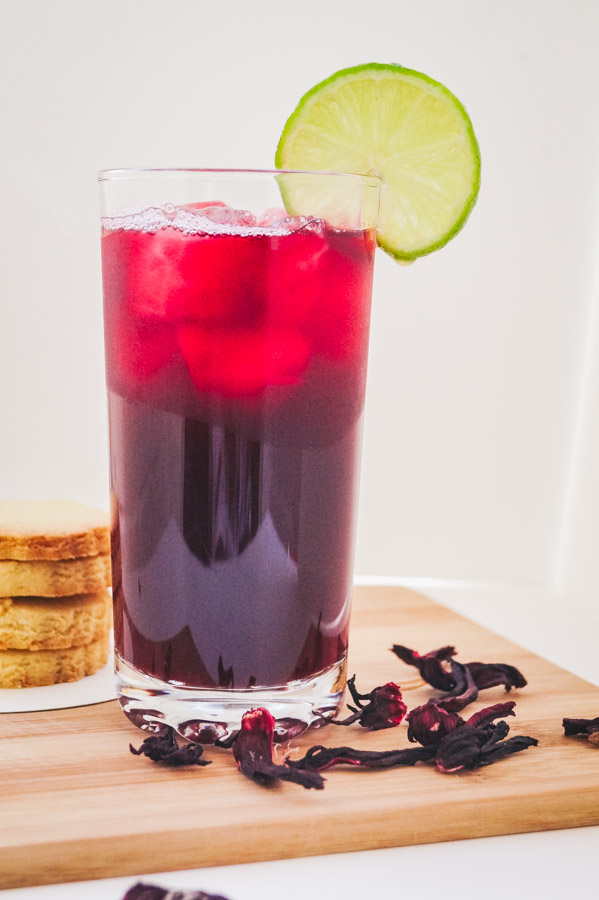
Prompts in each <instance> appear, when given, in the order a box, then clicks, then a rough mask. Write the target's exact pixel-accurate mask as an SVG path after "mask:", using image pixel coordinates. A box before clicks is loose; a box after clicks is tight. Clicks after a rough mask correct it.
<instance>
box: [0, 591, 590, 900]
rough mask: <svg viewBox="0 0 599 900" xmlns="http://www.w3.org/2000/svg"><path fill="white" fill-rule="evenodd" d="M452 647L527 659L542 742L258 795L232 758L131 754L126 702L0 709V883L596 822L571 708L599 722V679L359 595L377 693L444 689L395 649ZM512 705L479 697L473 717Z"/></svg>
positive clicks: (520, 718) (413, 699) (404, 603)
mask: <svg viewBox="0 0 599 900" xmlns="http://www.w3.org/2000/svg"><path fill="white" fill-rule="evenodd" d="M392 643H403V644H406V645H407V646H410V647H413V648H415V649H416V650H418V651H419V652H423V653H424V652H427V651H429V650H432V649H434V648H436V647H439V646H442V645H445V644H454V645H455V646H456V647H457V649H458V651H459V656H458V659H460V660H462V661H464V662H468V661H471V660H474V659H477V660H482V661H484V662H507V663H511V664H512V665H516V666H518V668H520V669H521V670H522V672H523V673H524V675H525V676H526V678H527V679H528V686H527V687H526V688H524V689H523V690H521V691H515V692H512V694H511V695H510V699H515V700H516V701H517V706H516V713H517V717H516V718H515V719H514V718H511V719H510V720H509V724H510V726H511V728H512V730H511V734H528V735H532V736H533V737H536V738H538V739H539V746H538V747H536V748H531V749H529V750H526V751H524V752H522V753H519V754H517V755H515V756H513V757H510V758H508V759H506V760H504V761H502V762H499V763H497V764H495V765H493V766H489V767H487V768H484V769H479V770H477V771H474V772H470V773H467V774H461V775H442V774H440V773H439V772H438V771H436V769H434V768H433V767H432V766H431V765H419V766H417V767H416V768H415V769H411V768H410V769H395V770H389V771H382V772H367V771H361V770H353V769H336V770H333V771H330V772H328V773H325V774H326V776H327V784H326V787H325V790H324V791H307V790H304V789H303V788H301V787H298V786H297V785H293V784H285V785H281V786H278V787H275V788H271V789H265V788H261V787H259V786H258V785H256V784H253V783H252V782H250V781H248V780H247V779H245V778H243V777H242V776H241V775H239V774H238V772H237V770H236V767H235V765H234V762H233V759H232V755H231V753H230V752H228V751H222V750H220V751H218V750H214V749H210V748H208V750H207V751H206V754H207V756H209V757H210V758H211V759H212V760H213V762H212V765H210V766H207V767H205V768H200V767H193V768H191V769H179V770H169V769H165V768H162V767H160V766H158V765H156V764H154V763H152V762H150V761H149V760H147V759H145V758H138V757H135V756H133V755H131V754H130V753H129V749H128V745H129V742H130V741H131V742H133V743H134V744H135V745H136V746H138V745H139V744H140V743H141V739H142V737H143V735H142V733H141V732H139V731H137V729H135V728H133V726H131V725H130V724H129V722H128V721H127V719H126V718H125V716H124V715H123V714H122V712H121V711H120V708H119V706H118V705H117V703H116V701H111V702H109V703H102V704H98V705H96V706H90V707H80V708H77V709H69V710H59V711H54V712H38V713H22V714H5V715H3V716H0V759H1V761H2V763H1V772H2V775H1V783H0V798H1V799H0V887H2V888H9V887H23V886H26V885H34V884H48V883H55V882H66V881H77V880H84V879H91V878H100V877H107V876H117V875H137V874H140V873H146V872H152V871H154V872H157V871H167V870H171V871H172V870H178V869H185V868H195V867H200V866H212V865H224V864H231V863H240V862H251V861H257V860H266V859H278V858H284V857H292V856H310V855H315V854H320V853H332V852H341V851H350V850H361V849H368V848H374V847H391V846H400V845H405V844H417V843H426V842H430V841H446V840H453V839H459V838H470V837H481V836H485V835H495V834H508V833H516V832H523V831H537V830H545V829H552V828H564V827H571V826H579V825H592V824H599V749H596V748H594V747H592V746H591V745H590V744H589V743H588V742H587V741H586V740H584V739H579V738H565V737H564V736H563V729H562V727H561V720H562V718H563V717H564V716H570V717H595V716H597V715H599V688H597V687H595V686H593V685H591V684H588V683H587V682H584V681H582V680H581V679H579V678H576V677H575V676H574V675H571V674H570V673H568V672H565V671H563V670H562V669H559V668H558V667H557V666H554V665H552V664H551V663H549V662H547V661H546V660H544V659H541V658H540V657H538V656H534V655H533V654H531V653H529V652H528V651H526V650H523V649H522V648H520V647H517V646H516V645H515V644H512V643H510V642H508V641H506V640H504V639H503V638H501V637H498V636H497V635H495V634H492V633H491V632H489V631H486V630H485V629H483V628H481V627H480V626H478V625H475V624H474V623H472V622H470V621H469V620H467V619H464V618H462V617H461V616H458V615H456V614H455V613H453V612H451V611H450V610H448V609H445V608H444V607H442V606H439V605H438V604H436V603H434V602H432V601H431V600H428V599H426V598H425V597H422V596H420V595H418V594H416V593H414V592H412V591H408V590H405V589H400V588H385V587H368V588H359V589H356V591H355V600H354V613H353V619H352V635H351V661H350V673H352V672H356V673H357V676H358V677H357V682H358V687H359V689H360V690H362V691H368V690H370V689H372V688H373V687H374V686H375V685H377V684H382V683H384V682H386V681H390V680H395V681H397V682H399V683H400V684H401V685H402V689H403V691H404V699H405V700H406V702H407V704H408V706H409V707H410V708H412V707H414V706H417V705H419V704H420V703H423V702H425V701H426V700H427V699H428V698H429V697H430V696H432V689H430V688H428V687H427V686H425V685H424V684H423V683H422V681H421V680H420V678H419V676H418V673H417V672H416V670H415V669H413V668H410V667H408V666H405V665H404V664H403V663H401V662H400V661H399V660H398V659H396V657H395V656H393V654H391V653H390V652H389V650H388V648H389V647H390V645H391V644H392ZM504 699H506V695H505V692H504V691H503V689H500V688H494V689H492V690H489V691H485V692H482V693H481V695H480V697H479V700H478V701H477V703H476V704H473V705H472V706H471V707H469V708H468V714H470V713H471V712H474V711H475V710H476V709H480V708H482V707H484V706H489V705H491V704H493V703H497V702H500V701H501V700H504ZM314 743H319V744H320V743H322V744H327V745H329V746H339V745H341V744H346V745H350V746H355V747H359V748H363V749H391V748H393V747H399V746H406V745H407V738H406V727H405V724H402V725H401V726H400V727H399V728H394V729H389V730H387V731H382V732H376V733H372V732H367V731H366V730H365V729H362V728H360V727H359V726H352V727H350V728H344V729H341V728H336V729H333V728H332V727H329V728H326V729H321V730H319V731H317V732H315V733H311V734H309V735H308V736H304V737H303V738H301V739H299V740H297V741H295V742H294V746H297V748H298V749H300V750H302V751H303V750H305V749H307V747H309V746H311V745H312V744H314Z"/></svg>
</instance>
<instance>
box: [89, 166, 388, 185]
mask: <svg viewBox="0 0 599 900" xmlns="http://www.w3.org/2000/svg"><path fill="white" fill-rule="evenodd" d="M159 175H173V176H185V175H188V176H195V175H205V176H207V178H208V177H209V176H220V175H223V176H230V177H231V178H233V179H236V180H240V179H241V177H242V176H245V177H248V176H260V175H263V176H277V175H304V176H305V175H314V176H316V177H317V178H323V179H324V178H327V177H328V178H349V179H353V180H355V182H356V183H357V184H359V183H361V184H364V185H366V186H370V187H376V188H380V187H381V186H382V183H383V182H382V179H381V178H379V176H378V175H360V174H359V173H357V172H324V171H317V170H311V169H217V168H208V169H204V168H185V167H172V168H168V167H166V168H151V167H132V168H119V169H101V170H100V171H99V172H98V176H97V178H98V181H99V182H104V181H121V180H125V179H128V178H138V177H144V176H145V177H153V176H159Z"/></svg>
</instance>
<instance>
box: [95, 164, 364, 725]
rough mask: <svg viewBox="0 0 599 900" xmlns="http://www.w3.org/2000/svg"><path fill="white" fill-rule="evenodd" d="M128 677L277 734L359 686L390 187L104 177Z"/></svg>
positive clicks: (294, 179) (143, 710)
mask: <svg viewBox="0 0 599 900" xmlns="http://www.w3.org/2000/svg"><path fill="white" fill-rule="evenodd" d="M100 184H101V192H102V264H103V284H104V310H105V342H106V379H107V386H108V404H109V426H110V463H111V491H112V565H113V591H114V634H115V650H116V680H117V690H118V695H119V699H120V702H121V705H122V707H123V710H124V711H125V713H126V714H127V715H128V716H129V718H130V719H131V720H132V721H134V722H135V723H136V724H137V725H139V726H141V727H144V728H148V729H150V730H151V729H155V728H157V727H159V726H160V724H164V723H167V724H169V725H171V726H172V727H174V728H175V729H177V730H178V731H179V732H180V733H181V734H183V735H185V736H187V737H191V738H195V739H199V740H202V741H207V742H209V741H212V740H214V739H215V738H218V737H224V736H226V735H227V734H229V733H231V731H232V730H234V729H236V728H238V727H239V723H240V719H241V716H242V715H243V713H244V712H245V711H246V710H248V709H250V708H252V707H257V706H264V707H267V708H268V709H269V710H270V711H271V713H272V714H273V716H274V717H275V719H276V720H277V731H278V733H279V736H283V735H289V734H292V733H297V732H299V731H301V730H302V729H303V728H305V727H306V726H307V725H309V724H310V723H311V722H313V721H314V720H315V718H317V714H318V713H326V712H330V711H332V710H335V709H337V707H338V704H339V702H340V700H341V696H342V694H343V690H344V686H345V677H346V655H347V644H348V624H349V615H350V598H351V586H352V567H353V545H354V528H355V517H356V516H355V514H356V500H357V486H358V466H359V450H360V440H361V429H362V410H363V405H364V389H365V382H366V364H367V350H368V331H369V316H370V300H371V286H372V268H373V258H374V249H375V227H376V218H377V213H378V202H379V188H380V183H379V181H378V179H376V178H371V177H366V176H356V175H342V174H324V173H291V172H289V173H287V172H286V173H281V172H262V171H261V172H252V171H247V172H243V171H206V170H185V171H183V170H131V171H128V170H114V171H107V172H103V173H101V174H100Z"/></svg>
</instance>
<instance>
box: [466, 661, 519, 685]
mask: <svg viewBox="0 0 599 900" xmlns="http://www.w3.org/2000/svg"><path fill="white" fill-rule="evenodd" d="M466 666H467V668H468V671H469V672H470V674H471V675H472V677H473V679H474V681H475V683H476V686H477V688H478V689H479V691H483V690H486V689H487V688H492V687H498V686H499V685H501V684H502V685H504V687H505V689H506V691H511V689H512V688H521V687H526V685H527V684H528V682H527V680H526V678H525V677H524V675H523V674H522V672H521V671H520V670H519V669H517V668H516V667H515V666H509V665H507V663H482V662H470V663H466Z"/></svg>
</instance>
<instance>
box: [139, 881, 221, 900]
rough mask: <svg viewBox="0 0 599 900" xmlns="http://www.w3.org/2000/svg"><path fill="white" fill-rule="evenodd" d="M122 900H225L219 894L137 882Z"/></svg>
mask: <svg viewBox="0 0 599 900" xmlns="http://www.w3.org/2000/svg"><path fill="white" fill-rule="evenodd" d="M123 900H227V898H226V897H223V896H222V895H221V894H206V893H205V892H204V891H170V890H167V889H166V888H163V887H159V886H158V885H157V884H144V883H143V882H141V881H138V882H137V884H134V885H133V887H130V888H129V890H128V891H127V893H126V894H125V896H124V897H123Z"/></svg>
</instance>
